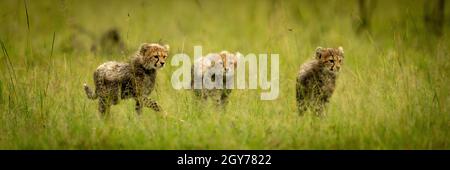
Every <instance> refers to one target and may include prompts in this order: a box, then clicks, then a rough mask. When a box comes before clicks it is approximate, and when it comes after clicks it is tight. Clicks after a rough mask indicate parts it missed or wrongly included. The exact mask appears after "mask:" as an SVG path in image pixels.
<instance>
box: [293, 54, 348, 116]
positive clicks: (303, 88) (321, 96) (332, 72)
mask: <svg viewBox="0 0 450 170" xmlns="http://www.w3.org/2000/svg"><path fill="white" fill-rule="evenodd" d="M343 60H344V49H343V48H342V47H339V48H322V47H317V49H316V53H315V57H314V59H313V60H311V61H309V62H307V63H305V64H303V65H302V67H301V69H300V72H299V73H298V76H297V83H296V92H297V94H296V97H297V107H298V110H299V112H300V115H302V114H303V113H304V112H305V111H306V110H307V109H310V110H311V111H312V112H314V113H315V114H316V115H318V116H324V115H323V114H322V112H323V109H324V107H325V104H326V103H328V101H329V98H330V97H331V95H332V94H333V91H334V89H335V86H336V79H337V76H338V73H339V70H340V68H341V65H342V64H343Z"/></svg>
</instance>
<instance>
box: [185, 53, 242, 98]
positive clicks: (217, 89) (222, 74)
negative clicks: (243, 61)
mask: <svg viewBox="0 0 450 170" xmlns="http://www.w3.org/2000/svg"><path fill="white" fill-rule="evenodd" d="M240 55H241V54H240V53H236V54H233V53H230V52H228V51H222V52H220V53H218V54H217V53H211V54H208V55H206V56H205V57H202V58H199V59H198V60H196V61H195V62H194V65H193V66H192V69H191V73H192V74H191V76H192V78H191V87H192V88H193V90H194V94H195V96H197V97H201V98H203V99H205V100H206V99H208V98H210V99H212V100H213V101H215V102H217V103H218V104H219V105H223V104H225V103H227V101H228V100H227V99H228V96H229V95H230V93H231V89H230V88H227V84H232V82H233V78H234V70H235V69H236V67H237V62H238V56H240ZM195 67H197V68H198V69H194V68H195ZM204 79H205V80H204ZM220 79H222V81H220ZM207 80H211V81H210V82H209V81H207ZM227 80H229V81H228V82H227ZM194 81H196V82H194ZM196 83H198V85H202V88H201V89H195V87H196V85H195V84H196ZM208 86H210V87H208Z"/></svg>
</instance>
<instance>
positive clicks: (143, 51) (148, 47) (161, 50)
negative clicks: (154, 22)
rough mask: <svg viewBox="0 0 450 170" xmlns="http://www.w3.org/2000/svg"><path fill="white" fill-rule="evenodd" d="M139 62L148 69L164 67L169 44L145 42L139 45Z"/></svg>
mask: <svg viewBox="0 0 450 170" xmlns="http://www.w3.org/2000/svg"><path fill="white" fill-rule="evenodd" d="M138 53H139V54H138V56H139V62H140V64H142V66H143V67H144V68H146V69H159V68H162V67H164V64H165V63H166V59H167V57H168V55H169V45H159V44H149V43H144V44H142V45H141V46H140V47H139V51H138Z"/></svg>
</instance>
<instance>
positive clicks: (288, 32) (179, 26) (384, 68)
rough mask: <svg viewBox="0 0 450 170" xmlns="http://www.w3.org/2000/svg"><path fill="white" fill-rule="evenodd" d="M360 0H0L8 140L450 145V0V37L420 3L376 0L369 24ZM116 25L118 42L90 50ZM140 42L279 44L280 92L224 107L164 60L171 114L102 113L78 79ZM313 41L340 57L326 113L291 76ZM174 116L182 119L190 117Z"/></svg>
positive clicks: (88, 144) (243, 97)
mask: <svg viewBox="0 0 450 170" xmlns="http://www.w3.org/2000/svg"><path fill="white" fill-rule="evenodd" d="M356 2H357V1H343V0H342V1H341V0H332V1H320V2H316V1H202V0H200V1H190V0H176V1H116V0H109V1H87V0H80V1H72V0H58V1H56V0H55V1H50V0H39V1H34V0H33V1H30V0H28V1H14V0H2V1H0V23H1V25H0V40H1V46H2V50H1V53H0V61H1V62H0V72H1V74H0V149H450V133H449V129H450V105H449V104H450V94H449V93H450V86H449V84H450V62H449V61H450V53H449V51H450V45H449V44H450V32H449V28H450V25H449V23H450V14H449V13H450V5H449V4H450V3H447V4H446V5H447V6H446V9H448V10H447V11H446V13H445V16H446V19H445V24H444V26H443V34H442V35H441V36H437V35H434V34H432V33H431V32H430V30H428V29H427V28H426V24H425V23H424V22H423V20H424V19H423V9H422V8H423V4H424V3H425V1H406V0H404V1H392V2H391V1H378V2H377V4H376V6H375V8H373V14H372V16H371V20H370V26H369V28H367V29H365V30H362V31H361V30H360V31H358V29H357V27H358V25H359V24H360V22H361V19H360V15H359V11H358V6H357V3H356ZM110 28H117V29H118V30H119V31H120V35H121V37H122V38H123V41H124V43H125V44H126V50H124V52H123V53H98V52H95V53H94V52H91V51H90V46H91V45H92V44H95V43H97V40H96V39H98V38H97V37H99V36H100V35H101V34H102V33H103V32H105V31H106V30H108V29H110ZM143 42H162V43H167V44H169V45H170V46H171V51H170V56H173V55H174V54H178V53H182V52H183V53H186V54H188V55H189V56H191V57H193V46H195V45H202V46H203V53H204V54H206V53H209V52H218V51H221V50H229V51H239V52H241V53H243V54H247V53H255V54H260V53H277V54H279V56H280V94H279V97H278V98H277V99H276V100H272V101H262V100H260V93H261V90H234V91H233V93H232V95H231V96H230V100H229V103H228V105H227V106H226V108H225V109H221V108H216V107H214V105H213V104H211V102H209V103H208V102H207V103H203V102H200V101H197V100H195V98H193V94H192V92H191V91H188V90H175V89H174V88H173V87H172V85H171V75H172V73H173V72H174V71H175V70H176V69H178V68H179V67H174V66H171V65H170V63H168V64H167V66H166V67H165V68H164V69H162V70H159V74H158V77H157V85H156V91H154V93H152V95H151V97H152V98H154V99H156V100H157V101H158V102H159V103H160V104H161V105H162V107H163V108H164V109H165V110H166V111H167V112H168V113H169V114H170V115H171V116H170V117H169V118H163V117H162V116H161V114H159V113H157V112H154V111H152V110H151V109H148V108H147V109H145V110H144V112H143V115H142V116H140V117H138V116H137V115H136V113H135V112H134V101H133V100H123V101H121V102H120V104H119V105H116V106H113V107H112V112H111V114H112V116H111V118H110V119H106V120H104V119H103V118H101V117H100V116H99V113H98V111H97V102H96V101H92V100H88V99H87V98H86V95H85V93H84V91H83V87H82V85H83V83H85V82H87V83H88V84H89V85H90V86H91V87H92V86H93V79H92V73H93V71H94V70H95V69H96V68H97V66H98V65H100V64H101V63H103V62H105V61H108V60H118V61H126V60H127V59H128V58H129V56H130V55H131V54H133V53H134V52H135V51H136V50H137V48H138V46H139V45H140V44H141V43H143ZM317 46H323V47H337V46H343V47H344V50H345V61H344V65H343V68H342V70H341V72H340V75H339V76H340V77H339V79H338V82H337V89H336V91H335V93H334V95H333V97H332V98H331V101H330V103H329V105H328V107H327V109H326V114H327V117H326V119H320V118H316V117H315V116H313V115H312V114H307V115H305V116H302V117H301V116H299V115H298V113H297V112H296V111H297V110H296V104H295V78H296V75H297V71H298V70H299V68H300V65H301V64H302V63H304V62H306V61H307V60H309V59H310V58H311V57H312V56H313V54H314V50H315V48H316V47H317ZM178 119H183V120H184V122H181V121H179V120H178Z"/></svg>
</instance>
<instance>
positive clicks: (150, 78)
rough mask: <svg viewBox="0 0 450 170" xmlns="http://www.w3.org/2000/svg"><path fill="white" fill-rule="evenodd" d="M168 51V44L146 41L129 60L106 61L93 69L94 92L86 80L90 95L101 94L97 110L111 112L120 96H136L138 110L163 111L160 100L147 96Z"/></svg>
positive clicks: (151, 89)
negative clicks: (158, 101)
mask: <svg viewBox="0 0 450 170" xmlns="http://www.w3.org/2000/svg"><path fill="white" fill-rule="evenodd" d="M168 51H169V46H168V45H164V46H163V45H159V44H149V43H144V44H142V45H141V46H140V47H139V50H138V51H137V52H136V54H135V55H134V56H133V57H132V58H131V59H130V60H129V61H128V62H116V61H109V62H106V63H103V64H102V65H100V66H99V67H98V68H97V70H96V71H95V72H94V83H95V93H94V92H93V91H92V90H91V88H89V86H87V85H86V84H84V90H85V92H86V95H87V97H88V98H89V99H97V98H98V110H99V112H100V113H101V114H102V115H105V113H109V108H110V106H111V105H116V104H118V103H119V98H120V99H128V98H134V100H135V101H136V107H135V109H136V112H137V113H138V114H140V113H141V112H142V107H143V106H145V107H149V108H151V109H153V110H155V111H157V112H160V111H162V109H161V107H160V106H159V105H158V103H157V102H156V101H155V100H152V99H150V98H148V97H147V96H148V95H150V93H151V92H152V91H153V89H154V87H155V80H156V73H157V70H158V69H160V68H162V67H163V66H164V63H165V61H166V59H167V56H168Z"/></svg>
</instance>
